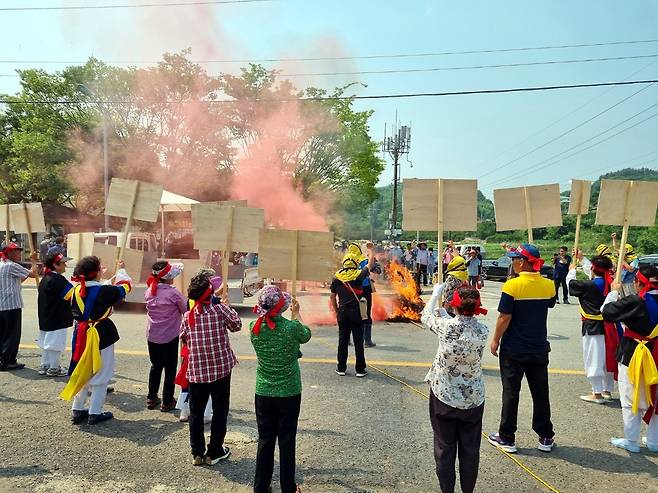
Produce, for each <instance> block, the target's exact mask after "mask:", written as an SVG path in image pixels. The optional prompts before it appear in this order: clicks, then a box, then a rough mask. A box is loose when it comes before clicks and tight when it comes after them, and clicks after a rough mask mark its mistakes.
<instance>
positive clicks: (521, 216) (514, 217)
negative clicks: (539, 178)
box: [494, 184, 562, 243]
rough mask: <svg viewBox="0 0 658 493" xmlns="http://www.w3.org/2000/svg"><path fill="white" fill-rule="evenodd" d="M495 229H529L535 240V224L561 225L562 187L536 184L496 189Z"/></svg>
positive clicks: (540, 225)
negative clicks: (533, 231) (533, 230)
mask: <svg viewBox="0 0 658 493" xmlns="http://www.w3.org/2000/svg"><path fill="white" fill-rule="evenodd" d="M494 207H495V210H496V231H511V230H517V229H526V230H527V231H528V243H533V241H534V235H533V234H532V229H533V228H545V227H549V226H562V207H561V205H560V187H559V185H557V184H553V185H536V186H530V187H517V188H501V189H498V190H494Z"/></svg>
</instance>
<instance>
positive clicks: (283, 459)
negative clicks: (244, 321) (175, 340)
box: [251, 286, 311, 493]
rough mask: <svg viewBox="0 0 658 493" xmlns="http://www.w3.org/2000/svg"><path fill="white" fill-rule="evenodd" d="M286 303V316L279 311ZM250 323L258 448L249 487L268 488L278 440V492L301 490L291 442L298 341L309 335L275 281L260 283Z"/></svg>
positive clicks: (297, 399)
mask: <svg viewBox="0 0 658 493" xmlns="http://www.w3.org/2000/svg"><path fill="white" fill-rule="evenodd" d="M291 305H292V317H291V320H288V319H286V318H284V317H283V316H282V315H281V314H282V313H283V312H285V311H286V310H287V309H288V307H290V306H291ZM254 312H255V313H257V314H258V315H259V317H258V319H257V320H256V321H255V322H252V324H251V343H252V344H253V346H254V349H255V351H256V356H257V357H258V368H257V370H256V398H255V404H256V421H257V423H258V453H257V456H256V477H255V479H254V491H255V492H256V493H260V492H263V493H266V492H269V491H271V486H270V485H271V482H272V473H273V471H274V446H275V444H276V441H277V439H278V440H279V454H280V468H281V470H280V477H281V491H282V493H295V492H300V491H301V490H300V489H299V487H298V486H297V483H296V482H295V441H296V436H297V420H298V418H299V408H300V405H301V402H302V378H301V373H300V370H299V362H298V357H299V355H300V352H299V346H300V344H305V343H306V342H308V341H309V339H311V330H310V329H309V328H308V327H306V326H305V325H303V324H302V322H301V319H300V317H299V303H297V300H292V299H291V296H290V294H288V293H284V292H282V291H281V290H280V289H279V288H278V287H276V286H265V287H264V288H263V289H262V290H261V292H260V293H259V295H258V304H257V305H256V306H255V307H254Z"/></svg>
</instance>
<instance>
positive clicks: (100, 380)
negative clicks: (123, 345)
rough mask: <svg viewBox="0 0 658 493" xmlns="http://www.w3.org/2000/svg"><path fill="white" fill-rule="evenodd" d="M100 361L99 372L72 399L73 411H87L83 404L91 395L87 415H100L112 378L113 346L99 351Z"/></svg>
mask: <svg viewBox="0 0 658 493" xmlns="http://www.w3.org/2000/svg"><path fill="white" fill-rule="evenodd" d="M101 360H102V361H103V367H102V368H101V371H99V372H98V373H96V374H95V375H94V376H93V377H91V378H90V379H89V381H88V382H87V384H86V385H85V386H84V387H82V389H81V390H80V392H78V393H77V394H76V396H75V397H74V398H73V406H71V409H73V410H74V411H84V410H86V409H87V408H86V407H85V403H86V402H87V397H89V394H90V393H91V397H90V398H89V414H101V413H102V412H103V405H104V404H105V398H106V397H107V385H108V384H109V383H110V380H111V378H112V377H113V376H114V344H112V345H111V346H109V347H106V348H105V349H102V350H101Z"/></svg>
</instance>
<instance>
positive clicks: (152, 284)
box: [146, 262, 171, 296]
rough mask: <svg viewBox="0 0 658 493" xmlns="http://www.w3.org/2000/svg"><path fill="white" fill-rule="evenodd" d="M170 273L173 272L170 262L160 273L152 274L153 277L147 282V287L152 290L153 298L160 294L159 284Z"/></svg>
mask: <svg viewBox="0 0 658 493" xmlns="http://www.w3.org/2000/svg"><path fill="white" fill-rule="evenodd" d="M170 271H171V264H170V263H169V262H167V265H165V266H164V268H163V269H162V270H161V271H160V272H158V273H157V274H153V272H151V275H150V276H149V278H148V279H147V280H146V285H147V286H148V287H149V288H151V294H152V295H153V296H155V295H156V294H158V284H159V283H160V280H161V279H162V278H163V277H164V276H166V275H167V274H169V272H170Z"/></svg>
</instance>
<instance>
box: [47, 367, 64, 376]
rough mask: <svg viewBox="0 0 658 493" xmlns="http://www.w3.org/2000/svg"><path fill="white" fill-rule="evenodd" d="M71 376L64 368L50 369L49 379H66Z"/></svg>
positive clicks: (48, 372)
mask: <svg viewBox="0 0 658 493" xmlns="http://www.w3.org/2000/svg"><path fill="white" fill-rule="evenodd" d="M68 374H69V372H68V371H66V370H65V369H64V368H61V367H60V368H48V371H47V372H46V376H47V377H65V376H67V375H68Z"/></svg>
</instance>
